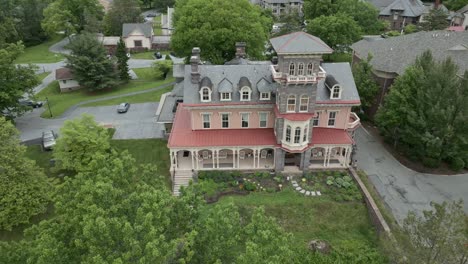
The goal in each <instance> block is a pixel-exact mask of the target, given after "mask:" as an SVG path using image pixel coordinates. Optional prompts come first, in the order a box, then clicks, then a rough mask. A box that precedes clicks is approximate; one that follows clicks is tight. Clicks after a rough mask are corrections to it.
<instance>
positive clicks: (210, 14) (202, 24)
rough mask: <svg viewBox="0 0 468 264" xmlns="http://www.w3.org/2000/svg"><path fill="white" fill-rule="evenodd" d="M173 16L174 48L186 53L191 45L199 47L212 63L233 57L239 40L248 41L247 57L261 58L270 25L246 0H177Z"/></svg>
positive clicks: (257, 9)
mask: <svg viewBox="0 0 468 264" xmlns="http://www.w3.org/2000/svg"><path fill="white" fill-rule="evenodd" d="M179 6H180V7H179ZM174 16H175V18H176V21H175V29H176V30H175V32H174V34H173V35H172V37H171V47H172V48H173V49H174V51H175V52H176V53H178V54H179V55H181V56H189V55H190V52H191V50H192V48H193V47H200V48H201V56H202V57H203V58H204V59H206V60H209V61H210V62H212V63H215V64H223V63H224V62H225V61H229V60H231V59H232V58H234V55H235V47H234V45H235V43H236V42H238V41H244V42H246V43H247V50H246V52H247V54H248V55H249V56H250V57H253V58H262V57H263V51H264V49H265V42H266V41H267V39H268V36H269V32H270V30H271V26H272V20H271V18H269V17H266V16H264V15H262V12H261V11H260V8H259V7H257V6H254V5H252V4H251V3H250V2H249V1H248V0H239V1H230V0H213V1H211V0H188V1H187V2H186V3H183V4H182V2H179V1H178V2H177V8H176V9H175V14H174Z"/></svg>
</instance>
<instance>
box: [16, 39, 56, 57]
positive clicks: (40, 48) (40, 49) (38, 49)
mask: <svg viewBox="0 0 468 264" xmlns="http://www.w3.org/2000/svg"><path fill="white" fill-rule="evenodd" d="M63 38H64V37H63V36H62V35H56V36H54V37H52V38H50V39H49V40H47V41H46V42H44V43H41V44H39V45H36V46H32V47H27V48H25V49H24V53H23V54H21V55H20V56H19V57H18V58H17V59H16V60H15V63H52V62H59V61H61V60H63V59H64V56H63V55H62V54H59V53H52V52H50V51H49V48H50V46H52V45H54V44H55V43H57V42H59V41H60V40H62V39H63Z"/></svg>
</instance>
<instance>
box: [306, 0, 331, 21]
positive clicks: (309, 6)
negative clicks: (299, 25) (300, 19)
mask: <svg viewBox="0 0 468 264" xmlns="http://www.w3.org/2000/svg"><path fill="white" fill-rule="evenodd" d="M336 5H337V4H335V1H332V0H316V1H311V0H306V1H304V16H305V18H307V19H309V20H312V19H314V18H318V17H320V16H331V15H333V14H335V12H336V8H337V7H336Z"/></svg>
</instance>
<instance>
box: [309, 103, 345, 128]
mask: <svg viewBox="0 0 468 264" xmlns="http://www.w3.org/2000/svg"><path fill="white" fill-rule="evenodd" d="M315 110H316V112H320V119H319V125H318V126H319V127H329V126H328V115H329V112H330V111H338V113H337V115H336V121H335V126H334V128H341V129H346V128H347V124H348V121H349V114H350V113H351V107H349V106H348V107H334V106H327V107H317V108H315Z"/></svg>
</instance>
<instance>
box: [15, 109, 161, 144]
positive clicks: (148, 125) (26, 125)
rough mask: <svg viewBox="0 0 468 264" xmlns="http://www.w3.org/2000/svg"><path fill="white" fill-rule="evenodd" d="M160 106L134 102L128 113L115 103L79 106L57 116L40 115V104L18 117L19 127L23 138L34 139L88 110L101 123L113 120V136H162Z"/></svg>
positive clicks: (131, 137)
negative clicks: (66, 113)
mask: <svg viewBox="0 0 468 264" xmlns="http://www.w3.org/2000/svg"><path fill="white" fill-rule="evenodd" d="M157 107H158V103H143V104H132V105H131V106H130V110H129V111H128V112H127V113H125V114H118V113H117V111H116V106H98V107H79V108H77V109H75V110H74V111H73V112H71V113H69V114H68V115H67V116H66V117H63V118H58V119H44V118H41V117H40V114H41V112H42V111H43V110H44V108H40V109H34V111H33V112H30V113H28V114H26V115H24V116H22V117H20V118H17V119H16V127H17V128H18V129H19V130H20V132H21V136H20V137H21V140H22V141H25V140H31V139H35V138H38V137H40V136H41V134H42V131H45V130H49V129H52V130H55V131H59V130H60V128H61V127H62V125H63V122H64V121H65V120H68V119H74V118H76V117H79V116H80V115H81V114H83V113H88V114H91V115H93V116H94V117H95V119H96V121H97V122H99V123H103V124H112V125H113V126H114V127H115V128H116V133H115V135H114V139H138V138H162V137H163V134H162V129H163V127H162V125H160V124H156V122H155V113H156V109H157Z"/></svg>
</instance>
